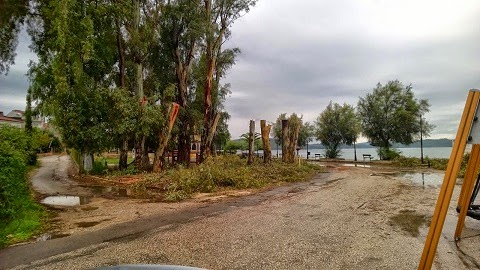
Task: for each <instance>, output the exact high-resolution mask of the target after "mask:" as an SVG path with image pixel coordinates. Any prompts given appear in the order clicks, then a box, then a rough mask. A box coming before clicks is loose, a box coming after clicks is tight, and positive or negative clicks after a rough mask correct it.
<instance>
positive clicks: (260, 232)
mask: <svg viewBox="0 0 480 270" xmlns="http://www.w3.org/2000/svg"><path fill="white" fill-rule="evenodd" d="M330 171H331V172H330V173H328V174H321V175H320V176H319V177H317V178H315V179H313V180H312V181H310V182H306V183H296V184H293V185H289V186H284V187H278V188H274V189H270V190H267V191H264V192H261V193H258V194H253V195H249V196H244V197H231V196H230V197H229V196H220V197H208V196H207V197H202V198H198V199H196V200H191V201H188V202H184V203H173V204H166V203H148V202H144V201H141V200H115V201H110V200H105V201H102V199H100V201H93V202H91V203H89V204H86V205H84V206H78V207H75V208H71V209H68V210H66V211H65V213H66V214H67V215H66V216H63V214H64V212H61V213H60V214H59V218H60V219H64V218H66V217H75V216H81V215H85V218H92V219H93V218H98V219H105V218H108V219H111V220H110V221H104V222H100V223H98V224H96V225H93V226H91V227H87V228H77V230H76V231H73V232H72V235H71V236H68V237H64V238H59V239H54V240H50V241H46V242H39V243H34V244H29V245H21V246H17V247H12V248H9V249H5V250H2V251H0V269H5V268H9V267H13V266H17V267H16V269H30V268H36V269H66V268H68V269H91V268H94V267H97V266H103V265H116V264H127V263H150V264H180V265H191V266H197V267H204V268H208V269H415V268H417V265H418V262H419V259H420V255H421V252H422V250H423V243H424V241H425V237H426V234H427V230H428V229H427V228H426V227H427V226H428V224H429V219H430V217H431V215H432V213H433V209H434V205H435V202H436V199H437V195H438V191H439V187H438V185H435V184H434V183H433V182H429V181H430V180H431V176H435V175H436V174H435V173H429V174H426V175H427V177H425V179H420V181H423V183H425V185H422V184H419V183H422V182H419V181H418V179H417V180H415V179H413V178H412V179H410V178H409V176H407V175H404V174H398V173H395V172H389V171H385V170H379V169H376V168H345V167H333V168H330ZM422 176H424V175H422ZM437 177H438V173H437ZM415 183H416V184H415ZM432 183H433V184H432ZM458 191H459V188H458V186H457V188H456V190H455V194H454V196H453V199H452V204H451V207H450V208H451V211H450V212H449V214H448V216H447V222H446V224H445V227H444V230H443V237H442V238H441V240H440V244H439V248H438V252H437V256H436V259H435V263H434V269H478V262H479V261H480V237H479V236H478V234H479V233H480V225H479V222H478V221H475V220H471V219H469V218H467V223H466V228H465V230H464V235H463V236H464V239H463V240H462V241H461V242H460V243H459V244H458V247H457V246H456V245H455V244H454V242H453V241H452V235H453V231H454V228H455V224H456V213H455V210H454V206H455V200H456V198H458ZM103 200H104V199H103ZM212 201H213V202H212ZM112 202H113V203H112ZM96 207H98V208H96ZM123 214H125V216H128V217H129V219H125V218H124V217H123V218H122V216H123ZM107 215H108V217H106V216H107ZM77 218H78V217H77ZM122 220H123V221H125V220H130V221H127V222H123V221H122ZM109 222H112V223H109ZM72 226H73V225H72Z"/></svg>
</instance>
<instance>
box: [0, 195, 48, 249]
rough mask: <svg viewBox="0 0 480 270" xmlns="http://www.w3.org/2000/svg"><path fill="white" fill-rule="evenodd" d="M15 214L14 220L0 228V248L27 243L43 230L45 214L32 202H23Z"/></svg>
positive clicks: (41, 208) (40, 207)
mask: <svg viewBox="0 0 480 270" xmlns="http://www.w3.org/2000/svg"><path fill="white" fill-rule="evenodd" d="M16 214H17V215H16V217H15V219H13V220H11V221H9V222H8V223H6V224H3V226H0V247H6V246H8V245H11V244H15V243H19V242H24V241H27V240H28V239H30V238H31V237H32V236H33V235H35V234H37V233H39V232H40V231H41V230H42V228H43V222H42V221H43V220H44V219H45V218H46V212H45V210H44V209H43V207H42V206H40V205H38V204H36V203H35V202H34V201H33V200H31V201H30V202H25V205H24V207H22V209H20V210H19V211H18V212H17V213H16Z"/></svg>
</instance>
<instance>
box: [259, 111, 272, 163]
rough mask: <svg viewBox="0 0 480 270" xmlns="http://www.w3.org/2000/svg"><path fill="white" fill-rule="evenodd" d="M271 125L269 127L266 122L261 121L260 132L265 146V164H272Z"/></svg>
mask: <svg viewBox="0 0 480 270" xmlns="http://www.w3.org/2000/svg"><path fill="white" fill-rule="evenodd" d="M271 128H272V126H271V125H268V126H267V121H266V120H260V130H261V132H262V145H263V162H264V163H270V162H272V147H271V145H270V129H271Z"/></svg>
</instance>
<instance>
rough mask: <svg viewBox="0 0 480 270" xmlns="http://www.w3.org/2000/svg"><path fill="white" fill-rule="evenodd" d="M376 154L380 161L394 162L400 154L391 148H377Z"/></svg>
mask: <svg viewBox="0 0 480 270" xmlns="http://www.w3.org/2000/svg"><path fill="white" fill-rule="evenodd" d="M377 153H378V156H379V157H380V159H381V160H394V159H396V158H398V157H400V152H399V151H398V150H396V149H393V148H385V147H379V148H378V149H377Z"/></svg>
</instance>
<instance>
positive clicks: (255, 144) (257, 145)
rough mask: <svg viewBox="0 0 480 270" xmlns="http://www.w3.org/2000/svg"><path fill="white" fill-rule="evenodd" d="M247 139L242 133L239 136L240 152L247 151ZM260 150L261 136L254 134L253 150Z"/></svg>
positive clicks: (245, 134)
mask: <svg viewBox="0 0 480 270" xmlns="http://www.w3.org/2000/svg"><path fill="white" fill-rule="evenodd" d="M248 137H249V135H248V133H243V134H242V135H240V139H242V143H241V146H242V148H241V149H242V150H243V149H245V150H248ZM260 149H262V135H261V134H260V133H258V132H255V134H253V150H254V151H255V150H260Z"/></svg>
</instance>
